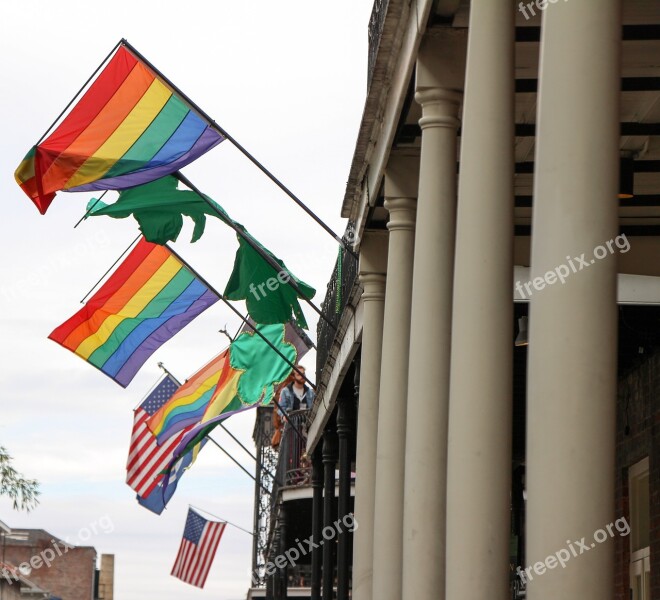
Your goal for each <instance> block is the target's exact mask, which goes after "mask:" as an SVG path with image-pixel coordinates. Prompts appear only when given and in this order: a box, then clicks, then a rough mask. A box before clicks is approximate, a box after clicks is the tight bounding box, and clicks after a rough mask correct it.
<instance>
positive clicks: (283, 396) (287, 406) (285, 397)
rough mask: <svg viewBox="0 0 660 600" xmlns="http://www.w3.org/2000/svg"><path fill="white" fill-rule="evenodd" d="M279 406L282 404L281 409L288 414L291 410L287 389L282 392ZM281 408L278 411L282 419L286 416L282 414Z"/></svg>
mask: <svg viewBox="0 0 660 600" xmlns="http://www.w3.org/2000/svg"><path fill="white" fill-rule="evenodd" d="M279 404H280V408H281V409H284V410H285V411H286V412H287V413H288V412H289V411H290V410H291V408H290V399H289V394H288V392H287V388H282V391H281V392H280V399H279ZM280 408H278V409H277V411H278V412H279V413H280V417H284V415H283V414H282V410H280Z"/></svg>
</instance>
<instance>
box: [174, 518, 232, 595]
mask: <svg viewBox="0 0 660 600" xmlns="http://www.w3.org/2000/svg"><path fill="white" fill-rule="evenodd" d="M226 525H227V523H221V522H217V521H207V520H206V519H205V518H204V517H202V516H201V515H199V514H198V513H196V512H195V511H194V510H193V509H192V508H189V509H188V518H187V519H186V528H185V529H184V530H183V539H182V540H181V545H180V546H179V553H178V554H177V556H176V561H175V562H174V567H172V575H174V577H177V578H178V579H180V580H181V581H184V582H185V583H189V584H190V585H194V586H196V587H199V588H203V587H204V584H205V583H206V577H207V576H208V574H209V570H210V569H211V563H212V562H213V557H214V556H215V551H216V550H217V549H218V544H219V543H220V538H221V537H222V533H223V532H224V530H225V526H226Z"/></svg>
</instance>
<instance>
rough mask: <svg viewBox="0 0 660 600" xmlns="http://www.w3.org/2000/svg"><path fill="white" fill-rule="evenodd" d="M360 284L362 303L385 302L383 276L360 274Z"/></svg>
mask: <svg viewBox="0 0 660 600" xmlns="http://www.w3.org/2000/svg"><path fill="white" fill-rule="evenodd" d="M360 283H361V284H362V287H363V288H364V291H363V292H362V302H370V301H376V302H383V301H384V300H385V275H380V274H378V273H365V274H362V273H360Z"/></svg>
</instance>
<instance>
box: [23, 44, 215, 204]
mask: <svg viewBox="0 0 660 600" xmlns="http://www.w3.org/2000/svg"><path fill="white" fill-rule="evenodd" d="M223 139H224V138H223V136H222V135H220V134H219V133H218V132H217V131H216V130H215V129H213V128H212V127H211V125H210V124H209V123H208V122H207V121H206V120H204V119H203V118H202V117H201V116H200V115H199V114H197V113H196V112H195V111H194V110H193V109H192V108H191V107H190V106H189V105H188V104H187V103H186V102H185V101H184V100H183V99H182V98H181V97H180V96H179V95H178V94H177V93H175V92H174V91H173V90H172V89H171V88H170V87H169V86H168V85H167V84H166V83H165V82H164V81H162V79H160V78H159V77H158V76H157V75H156V74H155V73H154V72H153V71H152V70H151V69H149V68H148V67H147V66H146V65H145V64H144V63H142V62H141V61H140V60H139V59H138V58H137V57H136V56H135V55H134V54H133V53H132V52H131V51H130V50H129V49H128V48H126V47H125V46H123V45H121V46H119V48H118V49H117V51H116V52H115V54H114V55H113V56H112V58H111V59H110V61H109V62H108V64H107V65H106V67H105V68H104V69H103V70H102V71H101V73H100V74H99V75H98V76H97V78H96V79H95V80H94V82H93V83H92V84H91V86H90V87H89V88H88V89H87V91H86V92H85V93H84V95H83V96H82V97H81V98H80V100H79V101H78V103H77V104H75V105H74V106H73V108H72V109H71V110H70V111H69V112H68V114H67V115H66V117H65V118H64V119H63V120H62V122H61V123H60V124H59V126H58V127H57V128H56V129H55V130H54V131H53V132H52V133H51V134H50V135H49V136H48V137H47V138H46V139H45V140H44V141H42V142H41V143H39V144H38V145H37V146H34V147H33V148H32V149H31V150H30V151H29V152H28V153H27V155H26V156H25V158H24V159H23V161H22V162H21V164H20V165H19V166H18V168H17V169H16V173H15V177H16V181H17V182H18V184H19V185H20V186H21V188H22V189H23V191H24V192H25V193H26V194H27V195H28V197H29V198H30V199H31V200H32V201H33V202H34V203H35V205H36V206H37V208H38V209H39V212H40V213H41V214H45V212H46V211H47V210H48V207H49V206H50V204H51V202H52V201H53V198H55V192H58V191H60V190H67V191H74V192H81V191H90V190H107V189H110V190H123V189H126V188H129V187H134V186H136V185H141V184H143V183H148V182H150V181H153V180H154V179H158V178H159V177H163V176H164V175H168V174H170V173H173V172H175V171H177V170H178V169H180V168H182V167H184V166H185V165H187V164H189V163H191V162H192V161H194V160H196V159H197V158H199V157H200V156H201V155H202V154H204V153H205V152H207V151H208V150H210V149H211V148H213V147H214V146H216V145H217V144H219V143H220V142H221V141H223Z"/></svg>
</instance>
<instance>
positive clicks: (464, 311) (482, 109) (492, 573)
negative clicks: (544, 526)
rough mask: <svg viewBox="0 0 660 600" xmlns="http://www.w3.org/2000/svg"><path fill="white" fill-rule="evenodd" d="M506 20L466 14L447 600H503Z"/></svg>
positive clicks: (509, 122) (508, 256)
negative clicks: (466, 597)
mask: <svg viewBox="0 0 660 600" xmlns="http://www.w3.org/2000/svg"><path fill="white" fill-rule="evenodd" d="M514 10H515V7H514V5H513V4H512V3H511V0H472V3H471V5H470V27H469V39H468V52H467V66H466V73H465V102H464V105H463V119H462V133H461V163H460V177H459V184H458V189H459V192H458V214H457V228H456V262H455V278H454V306H453V324H452V326H453V329H452V353H451V376H450V396H449V438H448V439H449V445H448V468H447V588H446V593H447V598H452V599H454V598H460V597H463V596H464V595H465V594H466V593H467V594H468V595H469V597H470V598H471V600H507V599H508V598H510V594H509V573H510V571H509V546H510V536H511V528H510V506H511V469H512V466H511V422H512V392H513V389H512V378H513V294H512V290H511V281H512V279H513V207H514V192H513V176H514V93H515V92H514V39H515V38H514Z"/></svg>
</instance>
